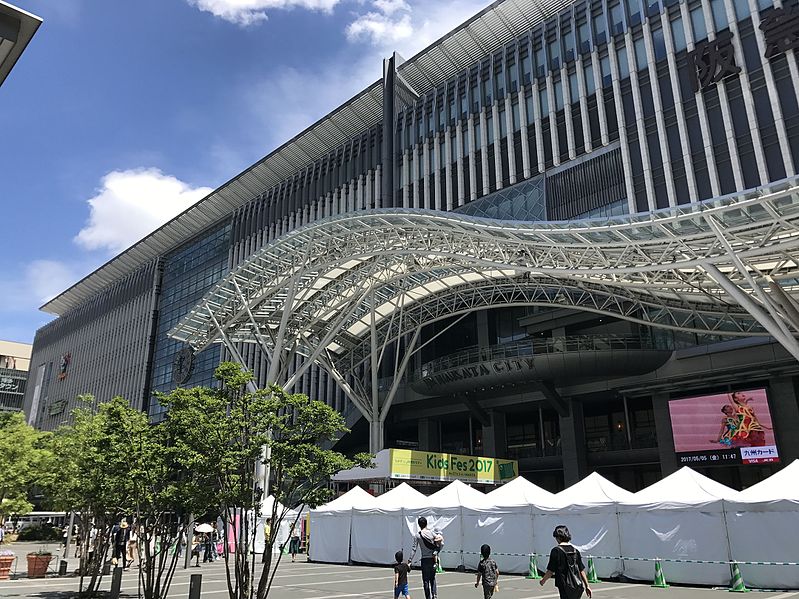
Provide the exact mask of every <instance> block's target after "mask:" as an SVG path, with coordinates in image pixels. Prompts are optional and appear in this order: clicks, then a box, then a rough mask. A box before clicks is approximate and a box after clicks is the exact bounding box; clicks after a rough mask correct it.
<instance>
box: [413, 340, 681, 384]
mask: <svg viewBox="0 0 799 599" xmlns="http://www.w3.org/2000/svg"><path fill="white" fill-rule="evenodd" d="M673 349H674V342H673V340H672V339H671V338H669V337H643V336H623V335H570V336H566V337H549V338H542V339H532V338H531V339H523V340H521V341H514V342H511V343H503V344H501V345H492V346H489V347H480V346H479V345H475V346H472V347H467V348H464V349H462V350H459V351H456V352H453V353H451V354H447V355H446V356H441V357H440V358H436V359H435V360H431V361H430V362H426V363H424V364H423V365H422V367H421V368H420V369H419V371H418V372H415V373H413V376H414V377H415V378H417V379H418V378H423V377H426V376H429V375H430V374H432V373H435V372H441V371H443V370H449V369H450V368H457V367H458V366H468V365H471V364H478V363H480V362H492V361H495V360H507V359H511V358H520V357H530V356H536V355H546V354H557V353H571V352H595V351H609V350H619V351H635V350H663V351H671V350H673Z"/></svg>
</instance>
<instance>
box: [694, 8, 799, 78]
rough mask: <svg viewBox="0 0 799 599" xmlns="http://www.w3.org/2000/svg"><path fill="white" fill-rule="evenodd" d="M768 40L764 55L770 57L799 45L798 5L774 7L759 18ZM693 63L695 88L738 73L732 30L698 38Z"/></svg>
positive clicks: (765, 39) (764, 37) (738, 67)
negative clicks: (713, 37) (712, 37)
mask: <svg viewBox="0 0 799 599" xmlns="http://www.w3.org/2000/svg"><path fill="white" fill-rule="evenodd" d="M760 30H761V31H762V32H763V41H764V44H765V47H766V49H765V52H764V53H763V56H764V58H767V59H771V58H774V57H775V56H777V55H779V54H783V53H785V52H787V51H788V50H795V49H797V48H799V8H797V7H793V8H791V9H785V8H775V9H773V10H771V11H769V12H768V13H767V14H766V16H764V17H763V20H762V21H761V22H760ZM688 62H689V64H690V65H691V67H692V68H691V85H692V86H693V89H694V91H695V92H699V91H702V90H703V89H705V88H707V87H710V86H712V85H715V84H717V83H718V82H720V81H722V80H723V79H725V78H726V77H731V76H733V75H737V74H738V73H740V72H741V67H740V66H738V65H737V64H735V48H734V46H733V42H732V32H731V31H729V30H728V31H722V32H721V33H719V34H718V35H717V36H716V38H715V39H713V40H705V41H702V42H697V43H696V46H695V47H694V49H693V50H692V51H691V52H689V53H688Z"/></svg>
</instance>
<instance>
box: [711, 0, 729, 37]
mask: <svg viewBox="0 0 799 599" xmlns="http://www.w3.org/2000/svg"><path fill="white" fill-rule="evenodd" d="M710 8H711V10H712V12H713V23H714V24H715V26H716V31H721V30H722V29H725V28H726V27H727V24H728V22H727V9H726V8H725V7H724V0H710Z"/></svg>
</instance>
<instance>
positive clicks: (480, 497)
mask: <svg viewBox="0 0 799 599" xmlns="http://www.w3.org/2000/svg"><path fill="white" fill-rule="evenodd" d="M428 500H429V508H428V511H427V513H425V514H424V515H425V516H426V517H427V526H428V528H430V529H431V530H439V531H441V533H442V534H443V535H444V549H443V551H442V552H441V565H442V566H443V567H444V568H457V567H458V566H463V565H464V561H463V551H464V545H463V541H464V539H463V531H464V524H463V512H464V506H469V505H476V506H480V505H484V503H483V502H484V500H485V494H484V493H481V492H480V491H478V490H476V489H473V488H472V487H470V486H469V485H467V484H465V483H463V482H461V481H459V480H454V481H452V482H451V483H449V484H448V485H447V486H446V487H444V488H443V489H440V490H439V491H436V492H435V493H433V494H432V495H430V497H428ZM418 515H420V516H421V515H422V514H418ZM405 525H406V527H407V528H408V530H410V531H411V532H412V534H413V535H416V534H417V533H418V530H419V527H418V526H417V524H416V516H409V515H406V516H405ZM479 549H480V547H479V546H478V547H477V550H478V551H479ZM469 551H474V548H473V547H470V548H469ZM418 555H419V554H418V553H417V557H418Z"/></svg>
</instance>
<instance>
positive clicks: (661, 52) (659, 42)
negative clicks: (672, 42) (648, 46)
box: [652, 28, 666, 61]
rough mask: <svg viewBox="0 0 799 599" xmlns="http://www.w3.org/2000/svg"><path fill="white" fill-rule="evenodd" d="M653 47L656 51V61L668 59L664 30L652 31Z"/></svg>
mask: <svg viewBox="0 0 799 599" xmlns="http://www.w3.org/2000/svg"><path fill="white" fill-rule="evenodd" d="M652 47H653V49H654V51H655V60H656V61H657V60H663V59H664V58H666V40H664V39H663V29H661V28H658V29H653V30H652Z"/></svg>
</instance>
